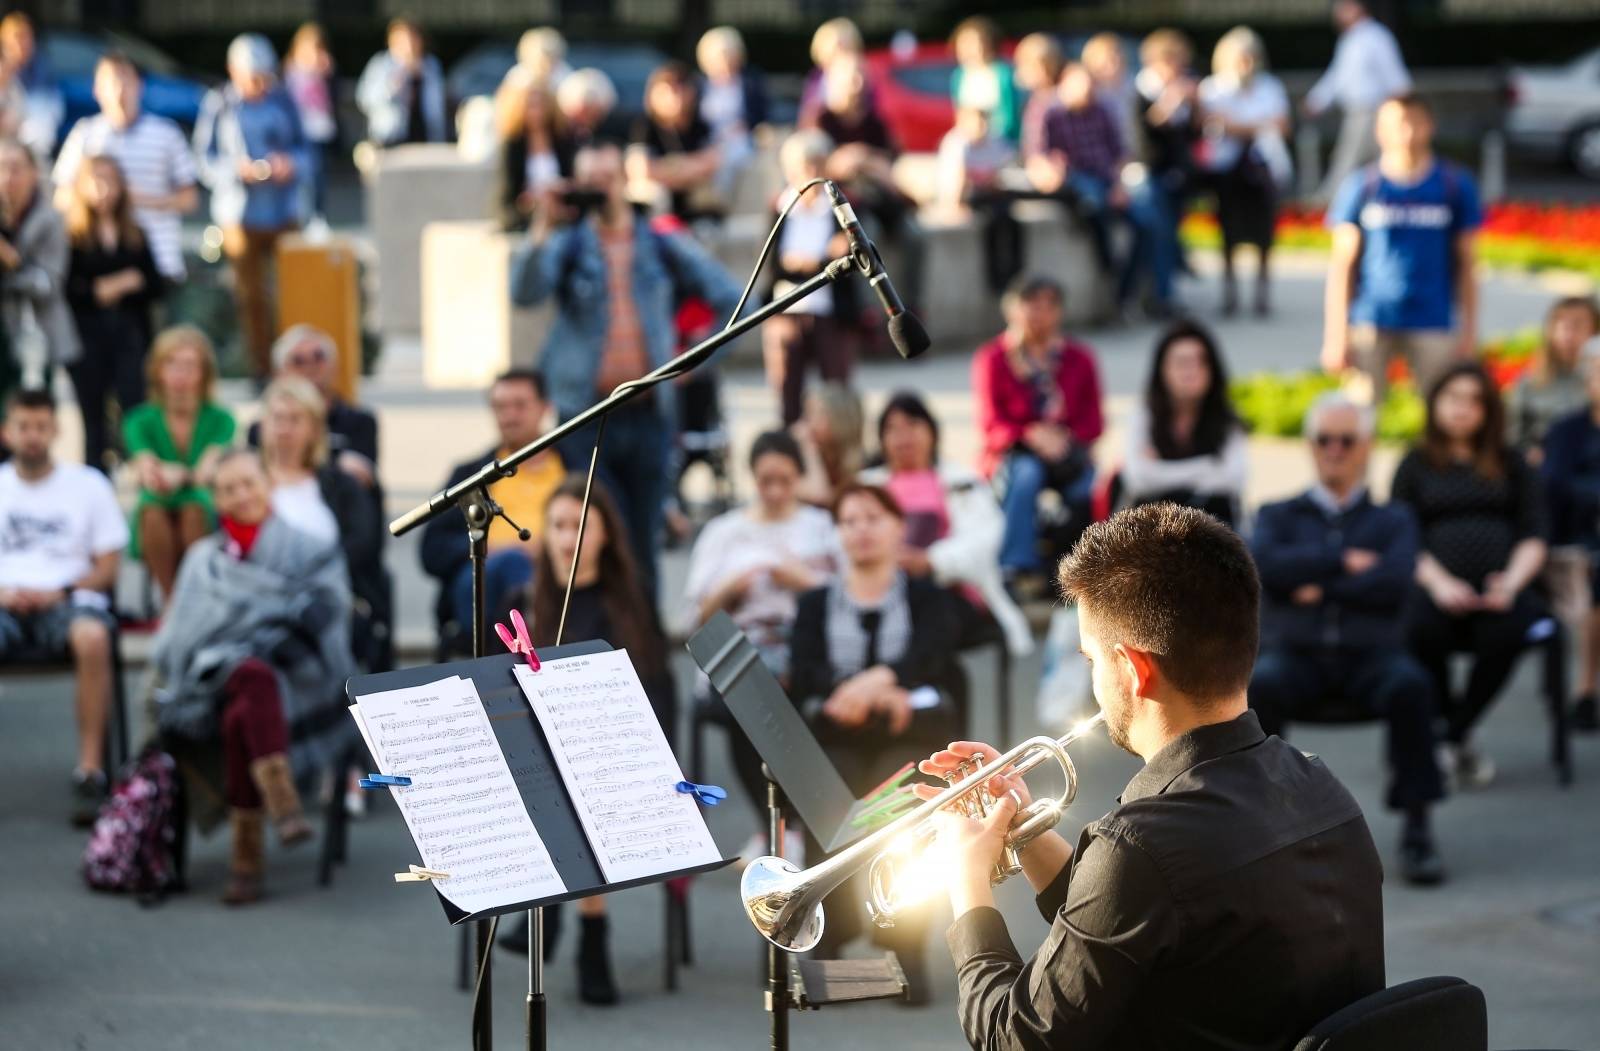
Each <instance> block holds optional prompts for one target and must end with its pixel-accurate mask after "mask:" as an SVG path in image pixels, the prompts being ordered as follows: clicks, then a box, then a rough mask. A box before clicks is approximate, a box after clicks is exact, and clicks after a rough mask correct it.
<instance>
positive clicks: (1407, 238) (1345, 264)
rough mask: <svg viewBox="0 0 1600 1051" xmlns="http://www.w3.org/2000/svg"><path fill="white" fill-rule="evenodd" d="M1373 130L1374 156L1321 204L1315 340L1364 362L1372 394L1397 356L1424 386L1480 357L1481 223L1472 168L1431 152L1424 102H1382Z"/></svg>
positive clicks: (1343, 363) (1344, 359) (1339, 358)
mask: <svg viewBox="0 0 1600 1051" xmlns="http://www.w3.org/2000/svg"><path fill="white" fill-rule="evenodd" d="M1377 138H1378V151H1379V152H1378V160H1377V163H1375V164H1372V165H1369V166H1367V167H1365V168H1363V169H1361V170H1359V171H1356V172H1352V173H1351V174H1350V175H1349V176H1348V177H1347V178H1346V179H1345V181H1344V184H1343V185H1342V186H1341V187H1340V188H1339V193H1338V195H1337V196H1336V197H1335V198H1334V202H1333V205H1332V207H1331V208H1329V209H1328V227H1329V229H1331V230H1332V231H1333V258H1332V259H1331V260H1330V261H1329V263H1328V287H1327V294H1326V297H1325V301H1324V317H1323V339H1322V364H1323V367H1324V368H1326V369H1327V370H1328V371H1330V372H1339V371H1341V370H1343V369H1345V368H1348V367H1351V366H1354V367H1355V368H1357V369H1359V370H1360V371H1361V372H1363V373H1364V374H1365V375H1366V376H1367V378H1368V379H1369V380H1370V381H1371V383H1372V397H1373V399H1374V401H1377V400H1380V399H1381V398H1382V396H1383V385H1384V373H1385V372H1386V370H1387V367H1388V364H1389V362H1390V360H1392V359H1393V358H1394V357H1396V356H1397V355H1402V354H1403V355H1405V358H1406V360H1407V362H1409V364H1410V366H1411V375H1412V377H1413V379H1414V380H1415V381H1416V385H1417V389H1418V390H1419V391H1422V392H1426V391H1427V390H1428V388H1429V387H1430V386H1431V385H1432V383H1433V381H1434V379H1435V378H1436V377H1438V376H1439V375H1440V373H1442V372H1443V371H1444V370H1445V369H1446V368H1448V367H1449V366H1450V365H1451V364H1452V363H1453V362H1454V361H1456V360H1458V359H1461V358H1471V357H1473V356H1474V355H1476V353H1477V336H1478V317H1477V315H1478V283H1477V278H1476V276H1475V274H1474V268H1473V235H1474V233H1475V231H1476V230H1477V229H1478V227H1479V226H1480V225H1482V223H1483V210H1482V207H1481V206H1480V205H1479V203H1478V189H1477V187H1476V186H1475V185H1474V184H1473V181H1472V177H1471V176H1469V175H1468V174H1467V173H1466V172H1464V171H1462V170H1461V169H1460V168H1458V167H1456V166H1455V165H1453V164H1450V163H1448V162H1446V161H1442V160H1440V159H1438V158H1437V157H1435V156H1434V153H1433V114H1432V112H1431V111H1430V110H1429V109H1428V106H1427V104H1426V103H1425V102H1423V101H1422V100H1421V99H1419V98H1417V97H1416V96H1414V95H1403V96H1399V97H1396V98H1392V99H1390V100H1389V101H1388V102H1385V103H1384V104H1383V105H1382V106H1381V107H1379V109H1378V117H1377Z"/></svg>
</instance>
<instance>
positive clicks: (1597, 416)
mask: <svg viewBox="0 0 1600 1051" xmlns="http://www.w3.org/2000/svg"><path fill="white" fill-rule="evenodd" d="M1578 372H1579V374H1580V375H1581V376H1582V377H1583V378H1584V380H1585V381H1586V382H1587V384H1588V388H1589V390H1588V394H1589V400H1588V403H1587V404H1586V405H1585V406H1584V407H1583V408H1581V409H1579V410H1577V411H1576V412H1573V413H1571V414H1570V415H1567V416H1563V417H1561V418H1560V419H1558V420H1556V421H1555V423H1553V424H1552V425H1551V426H1550V429H1549V430H1547V431H1545V432H1544V434H1543V435H1541V436H1540V444H1539V445H1538V446H1535V447H1534V448H1537V449H1540V450H1541V451H1542V453H1543V455H1542V457H1541V461H1542V467H1543V471H1542V474H1543V479H1544V485H1545V494H1546V496H1547V498H1548V503H1549V508H1550V543H1551V544H1552V545H1555V546H1554V547H1553V549H1552V550H1551V552H1550V562H1551V568H1552V569H1554V568H1555V564H1556V562H1557V555H1558V554H1563V553H1565V552H1567V551H1571V552H1573V553H1574V554H1575V555H1576V557H1577V560H1578V562H1577V564H1578V566H1579V567H1581V569H1579V570H1578V572H1579V574H1580V578H1581V576H1582V574H1583V572H1584V571H1587V579H1580V582H1579V584H1578V586H1577V587H1576V588H1574V589H1573V590H1575V591H1576V592H1578V596H1577V608H1578V609H1581V610H1582V615H1581V617H1574V619H1575V620H1576V621H1577V623H1576V624H1574V632H1573V634H1574V635H1575V636H1576V637H1577V639H1578V640H1579V643H1578V647H1577V649H1578V652H1579V653H1580V654H1581V659H1580V662H1579V669H1580V670H1579V673H1578V686H1577V694H1578V702H1577V705H1576V707H1575V708H1574V709H1573V713H1572V725H1573V727H1574V728H1575V729H1578V730H1594V729H1596V728H1597V727H1600V718H1597V716H1600V712H1597V708H1600V705H1597V704H1596V701H1595V695H1596V692H1597V691H1600V610H1597V609H1596V607H1595V603H1594V597H1595V596H1596V595H1600V351H1595V350H1586V351H1584V353H1583V358H1582V362H1581V364H1580V366H1579V369H1578ZM1550 576H1551V574H1550V573H1548V572H1547V573H1546V579H1547V580H1549V577H1550ZM1552 583H1553V582H1552ZM1552 591H1553V592H1555V594H1559V592H1556V591H1555V588H1552ZM1552 597H1553V598H1554V597H1555V595H1552Z"/></svg>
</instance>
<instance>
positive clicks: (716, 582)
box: [684, 431, 838, 814]
mask: <svg viewBox="0 0 1600 1051" xmlns="http://www.w3.org/2000/svg"><path fill="white" fill-rule="evenodd" d="M803 469H804V464H803V462H802V460H801V454H800V445H799V443H798V442H796V441H795V440H794V438H793V437H792V436H790V435H789V434H788V433H787V432H785V431H768V432H767V433H765V434H763V435H761V436H759V437H758V438H756V440H755V442H754V443H753V444H752V445H751V446H750V474H751V476H752V477H753V478H754V480H755V490H756V499H755V501H754V502H753V503H751V504H750V505H749V506H747V507H739V508H735V509H733V510H732V511H728V512H727V513H725V514H721V515H718V516H717V517H716V518H713V519H712V520H711V521H710V522H707V523H706V526H705V528H704V529H703V530H701V532H700V536H699V538H698V539H697V540H695V543H694V550H693V551H692V552H691V553H690V555H689V575H688V580H687V581H686V582H685V584H684V600H685V604H686V605H687V606H688V607H689V615H690V618H692V623H693V624H694V625H695V626H696V627H698V626H700V625H702V624H704V623H705V622H706V621H708V620H710V619H711V618H712V616H714V615H715V614H717V613H718V612H726V613H727V614H728V615H729V616H730V617H732V618H733V622H734V623H735V624H737V625H738V626H739V630H740V631H743V632H744V633H745V634H746V635H748V636H749V637H750V641H751V642H752V643H753V644H754V645H755V648H756V651H757V652H758V653H760V654H761V660H762V663H764V664H765V665H766V666H767V668H768V670H770V671H771V672H772V674H774V675H776V676H777V677H778V678H779V679H780V680H785V681H786V680H787V679H788V677H789V629H790V627H791V626H792V625H793V624H794V613H795V605H796V599H797V597H798V596H799V594H800V593H801V592H803V591H809V590H811V589H812V588H814V587H817V586H818V585H820V584H821V583H822V582H823V581H824V580H826V579H827V578H828V576H829V575H830V574H831V573H832V572H833V569H834V561H835V558H834V555H835V552H836V551H837V548H838V542H837V540H836V539H835V537H834V532H833V519H832V518H831V517H830V516H829V515H828V512H826V511H824V510H822V509H821V508H818V507H812V506H810V505H809V504H805V503H802V502H801V500H800V496H799V492H798V490H799V485H800V473H801V471H802V470H803ZM729 733H730V734H731V735H732V736H731V737H730V744H731V750H732V753H733V759H734V767H735V769H736V770H737V771H738V774H739V783H740V784H741V785H743V786H744V789H745V794H746V795H747V796H748V797H749V799H750V801H751V802H752V803H754V804H755V806H756V809H757V810H758V811H760V812H761V813H763V814H764V813H765V812H766V811H765V807H764V804H763V800H764V799H765V798H766V796H765V792H766V781H765V779H764V778H763V777H762V776H761V757H760V756H758V755H756V754H755V750H754V749H753V748H751V746H750V744H749V742H748V741H747V740H746V739H745V737H744V735H743V734H742V733H740V732H738V728H737V727H736V726H734V725H733V724H732V723H731V721H730V723H729Z"/></svg>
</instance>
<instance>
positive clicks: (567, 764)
mask: <svg viewBox="0 0 1600 1051" xmlns="http://www.w3.org/2000/svg"><path fill="white" fill-rule="evenodd" d="M516 674H517V681H518V682H519V683H520V684H521V685H522V692H523V694H524V695H525V696H526V697H527V698H528V703H529V704H530V705H532V706H533V711H534V714H535V715H537V716H538V718H539V724H540V725H541V726H542V727H544V732H545V736H546V737H547V738H548V739H549V742H550V750H551V752H552V753H554V755H555V759H556V766H557V767H558V768H559V769H560V771H561V777H562V780H563V781H565V782H566V785H567V790H568V793H569V794H570V795H571V797H572V805H573V809H574V810H575V811H577V814H578V820H579V822H580V823H581V824H582V825H583V831H584V833H585V834H586V835H587V836H588V838H589V847H590V849H591V850H592V851H593V852H594V857H595V860H596V861H597V862H598V863H599V865H600V871H601V872H603V873H604V874H605V877H606V882H608V883H620V882H622V881H624V880H629V879H639V878H642V877H645V876H653V875H655V874H656V873H660V872H670V871H672V870H674V869H680V868H690V867H692V866H695V865H702V864H708V863H710V862H714V861H717V860H718V859H719V858H720V857H721V854H720V853H719V852H718V850H717V845H716V843H715V842H713V841H712V839H711V832H710V830H709V829H707V828H706V823H705V819H704V817H702V816H701V814H700V810H699V805H698V804H697V803H695V801H694V800H693V799H692V798H691V797H689V796H687V795H683V794H680V793H679V792H677V791H676V790H675V789H674V786H675V785H676V784H677V783H678V782H679V781H682V780H683V772H682V771H681V770H680V769H679V768H678V761H677V759H676V758H674V757H673V754H672V749H671V748H670V747H668V745H667V738H666V735H665V734H663V733H662V731H661V726H660V724H659V723H657V722H656V716H655V712H654V711H652V710H651V708H650V701H649V699H648V698H647V697H646V696H645V692H644V687H643V686H642V685H641V684H640V682H639V676H638V673H637V672H635V671H634V668H633V662H632V661H630V660H629V659H628V654H627V651H625V650H611V651H607V652H604V653H594V654H588V655H586V656H582V657H568V658H563V659H561V660H553V661H545V662H544V664H543V666H542V667H541V668H540V669H539V670H538V671H537V672H535V671H533V670H531V669H529V668H527V667H518V668H517V669H516Z"/></svg>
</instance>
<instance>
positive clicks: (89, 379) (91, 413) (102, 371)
mask: <svg viewBox="0 0 1600 1051" xmlns="http://www.w3.org/2000/svg"><path fill="white" fill-rule="evenodd" d="M144 358H145V347H144V346H143V345H142V344H137V343H134V342H132V341H128V340H104V341H96V342H94V343H90V342H89V341H87V340H85V342H84V347H83V356H82V357H81V358H80V359H79V360H78V361H77V362H75V363H74V364H72V365H69V366H67V373H68V374H69V375H70V376H71V377H72V389H73V390H74V391H76V392H77V395H78V409H79V411H80V412H81V413H82V414H83V462H84V463H86V464H88V465H89V466H90V467H93V468H94V469H95V470H97V471H102V472H103V471H105V470H106V469H107V468H106V454H107V453H108V452H110V451H111V450H113V449H115V448H118V447H119V446H121V444H122V442H121V440H120V437H119V435H118V433H117V421H119V420H120V419H121V418H122V417H123V416H126V415H127V414H128V412H129V411H130V410H132V409H133V408H134V407H135V406H136V405H139V404H141V403H142V402H143V401H144ZM113 397H114V398H115V399H116V402H117V408H118V411H117V412H116V413H113V412H112V411H111V405H110V400H111V399H112V398H113Z"/></svg>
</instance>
